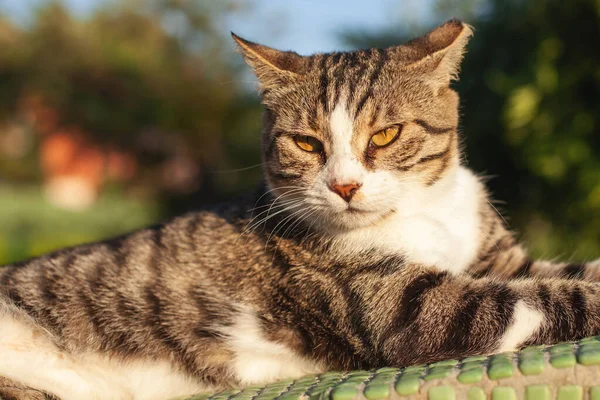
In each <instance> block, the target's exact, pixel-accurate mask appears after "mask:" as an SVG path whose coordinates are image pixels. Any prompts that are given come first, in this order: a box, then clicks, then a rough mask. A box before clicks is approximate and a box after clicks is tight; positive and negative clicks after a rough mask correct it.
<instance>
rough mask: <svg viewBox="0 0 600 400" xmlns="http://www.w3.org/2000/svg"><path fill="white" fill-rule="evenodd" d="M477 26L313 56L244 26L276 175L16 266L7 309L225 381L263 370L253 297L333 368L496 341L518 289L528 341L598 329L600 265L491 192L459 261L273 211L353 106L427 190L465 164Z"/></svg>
mask: <svg viewBox="0 0 600 400" xmlns="http://www.w3.org/2000/svg"><path fill="white" fill-rule="evenodd" d="M469 34H470V28H469V27H468V26H466V25H464V24H463V23H461V22H459V21H450V22H448V23H446V24H444V25H442V26H441V27H439V28H437V29H436V30H435V31H433V32H432V33H430V34H429V35H427V36H425V37H423V38H419V39H416V40H414V41H412V42H409V43H408V44H405V45H402V46H398V47H394V48H390V49H385V50H380V49H370V50H361V51H354V52H347V53H329V54H317V55H314V56H310V57H302V56H299V55H297V54H295V53H292V52H280V51H277V50H273V49H270V48H267V47H264V46H260V45H257V44H254V43H251V42H248V41H245V40H243V39H240V38H237V37H235V39H236V40H237V42H238V44H239V45H240V48H241V50H242V52H243V54H244V56H245V58H246V60H247V61H248V63H249V64H250V65H251V66H252V67H253V68H254V69H255V70H256V73H257V75H258V77H259V80H260V82H261V90H262V95H263V103H264V106H265V123H264V134H263V138H262V141H263V156H264V161H265V177H266V186H265V187H262V188H261V189H260V190H259V191H257V193H256V194H255V195H253V196H249V197H248V198H247V199H243V200H240V201H236V202H232V203H230V204H224V205H222V206H220V207H218V208H214V209H210V210H205V211H199V212H194V213H190V214H187V215H184V216H181V217H178V218H175V219H173V220H170V221H167V222H165V223H163V224H160V225H158V226H154V227H150V228H147V229H143V230H140V231H138V232H134V233H132V234H129V235H126V236H123V237H120V238H116V239H111V240H108V241H105V242H101V243H94V244H88V245H82V246H78V247H74V248H70V249H64V250H60V251H57V252H54V253H51V254H48V255H44V256H41V257H38V258H35V259H32V260H28V261H24V262H21V263H18V264H14V265H10V266H7V267H5V268H4V269H3V270H2V272H1V275H0V287H1V288H2V291H3V293H4V295H5V296H4V299H3V302H5V304H6V310H5V311H4V312H2V313H0V315H3V316H4V318H8V317H10V318H14V319H17V320H19V321H22V322H23V323H24V324H28V326H31V327H32V329H34V330H35V329H37V330H36V332H38V331H39V332H38V333H39V334H40V335H47V336H48V337H49V338H51V340H52V342H53V343H54V344H55V345H56V348H57V349H60V350H61V351H63V352H64V353H65V354H68V355H72V356H74V357H75V356H77V355H78V354H82V353H95V354H104V355H110V356H111V357H115V358H118V359H120V360H123V362H127V361H128V360H136V359H146V360H166V361H168V362H169V363H170V364H172V365H173V366H174V368H175V369H177V370H178V371H182V372H183V373H184V374H187V375H188V376H190V377H192V378H193V379H194V380H196V381H198V382H199V383H201V384H203V385H204V386H205V387H207V388H212V389H223V388H227V387H231V386H237V385H240V384H243V383H247V382H245V381H243V380H242V379H241V378H240V377H239V376H238V375H236V373H235V370H234V369H233V367H232V362H233V361H232V360H233V359H234V356H235V354H234V353H235V351H236V350H235V348H234V347H232V346H231V345H230V343H229V342H228V336H227V333H226V332H228V329H234V328H233V327H234V326H235V324H236V320H237V318H238V316H239V314H240V312H241V311H240V307H246V308H248V309H251V310H252V312H253V313H254V315H256V318H257V320H258V321H259V324H260V327H261V329H262V332H263V335H264V337H265V338H266V339H267V340H269V341H271V342H275V343H280V344H282V345H284V346H286V348H288V349H290V350H291V351H292V352H294V354H298V355H299V356H301V357H303V358H304V359H308V360H311V361H312V362H314V363H315V364H317V365H319V366H321V367H322V369H323V370H333V369H339V370H348V369H357V368H361V369H370V368H376V367H382V366H398V367H402V366H406V365H410V364H414V363H426V362H432V361H437V360H442V359H445V358H460V357H465V356H469V355H476V354H488V353H492V352H494V351H497V350H499V343H500V341H501V339H502V337H503V335H504V334H505V333H506V332H507V330H509V329H510V328H511V326H512V325H511V324H513V323H514V322H515V318H516V317H515V316H514V312H515V306H516V304H517V303H518V302H523V303H524V304H526V305H527V306H528V307H530V308H531V309H533V310H535V311H536V312H538V313H540V315H542V316H543V324H542V325H541V326H540V328H539V329H538V330H536V331H535V332H534V334H532V335H531V336H530V337H527V338H524V340H523V341H522V342H520V343H519V344H520V345H526V344H540V343H554V342H557V341H562V340H573V339H578V338H581V337H584V336H588V335H597V334H600V291H599V290H598V289H599V288H600V287H599V286H598V284H597V283H594V281H596V280H597V279H598V277H599V273H598V270H599V269H598V266H597V265H591V266H587V265H585V264H566V263H564V264H552V263H548V262H542V261H533V260H531V259H530V258H529V257H528V256H527V254H526V252H525V251H524V250H523V249H522V248H521V247H520V246H519V245H518V244H517V243H516V241H515V240H514V239H513V236H512V234H511V233H510V232H509V231H508V230H507V228H506V226H505V225H504V224H503V221H502V219H501V218H500V217H499V216H498V215H497V214H496V212H495V211H494V210H493V208H492V207H491V206H490V205H489V202H488V198H487V195H486V194H485V191H484V190H483V189H482V190H481V193H480V198H478V201H477V204H478V207H479V208H478V210H477V212H478V215H479V216H480V221H481V223H480V228H479V234H478V236H477V238H476V239H474V240H476V241H477V249H478V250H477V254H476V256H475V257H474V258H473V260H472V262H471V263H470V264H469V265H468V266H467V267H466V269H465V270H464V271H463V272H461V273H455V272H452V271H450V272H449V271H448V270H446V269H444V268H441V267H439V266H436V265H426V264H423V263H418V262H413V261H411V260H409V259H407V257H405V256H404V255H403V254H402V253H398V254H392V253H390V252H387V251H378V250H377V249H370V248H365V249H363V250H362V251H357V252H345V251H336V241H335V240H332V237H335V235H337V234H338V232H340V231H343V230H344V229H346V228H347V227H348V226H349V225H348V224H350V223H351V222H349V221H351V220H350V219H347V220H345V219H342V220H340V221H333V220H328V219H327V218H328V217H327V215H328V214H327V213H326V211H322V214H318V213H317V214H318V215H321V217H320V218H318V219H315V220H312V224H308V223H305V222H302V221H301V220H300V219H299V218H297V217H291V218H288V217H290V215H292V214H290V213H291V212H289V211H288V212H282V213H279V215H276V214H275V210H277V211H279V210H281V208H277V207H278V206H277V205H276V201H277V198H278V196H285V194H286V193H287V189H286V188H287V187H307V186H309V185H311V184H313V183H314V179H315V176H316V175H317V174H318V173H319V171H320V170H321V169H322V168H324V167H325V165H327V161H328V159H327V155H328V152H329V151H330V149H331V146H332V145H331V143H332V141H333V140H334V139H333V138H332V133H331V132H330V131H329V130H328V129H327V127H328V126H329V122H328V121H329V118H330V115H331V113H332V112H333V110H334V109H335V108H336V106H337V105H338V104H340V103H344V104H345V106H346V108H347V110H348V113H349V115H350V116H351V118H352V119H353V120H354V128H355V132H357V133H356V135H354V136H353V137H352V139H351V142H352V148H353V149H365V148H366V149H367V151H362V150H361V151H357V152H356V153H355V154H354V156H355V158H356V160H357V161H356V162H357V163H360V164H361V165H363V166H364V168H365V170H369V171H389V172H390V173H391V174H392V175H393V176H402V177H407V176H408V177H411V179H413V180H415V181H417V180H418V182H420V184H421V185H422V187H423V188H424V189H423V190H426V189H425V188H426V187H433V186H435V185H436V184H437V182H438V181H440V180H441V179H443V178H444V177H445V176H447V175H448V174H450V171H451V169H452V168H454V167H455V165H456V164H457V162H458V160H459V157H460V153H459V146H458V132H457V126H458V111H457V109H458V103H459V101H458V95H457V94H456V93H455V92H454V91H453V90H452V89H450V87H449V83H450V81H451V80H452V79H454V78H455V77H456V74H457V72H458V63H459V61H460V58H461V57H462V53H463V48H464V45H465V44H466V41H467V39H468V37H469ZM396 120H398V121H402V122H403V127H402V133H401V135H400V136H399V137H398V139H397V140H396V142H395V143H394V144H393V146H395V147H394V148H395V149H396V150H394V151H392V150H385V151H384V150H383V149H375V150H374V149H372V148H369V144H368V143H369V140H370V135H371V134H372V132H373V131H376V130H378V129H382V128H383V127H385V124H386V123H388V122H389V121H396ZM299 132H300V133H302V134H310V135H312V136H314V137H315V138H317V139H318V140H320V141H321V142H322V143H323V145H324V152H323V153H320V154H314V153H308V152H302V151H300V150H299V149H298V148H297V147H296V146H295V144H294V142H293V140H292V139H293V137H294V135H296V134H298V133H299ZM390 149H391V147H390ZM271 208H273V209H271ZM268 211H271V212H270V213H269V212H268ZM398 211H399V210H391V211H390V215H394V214H397V212H398ZM257 214H258V215H260V214H262V217H265V216H267V218H263V219H261V218H262V217H259V218H258V219H253V217H256V216H257ZM386 215H387V214H386ZM269 216H272V217H271V218H270V217H269ZM286 218H288V220H286ZM307 218H308V217H307ZM353 218H358V217H353ZM381 218H382V219H385V218H388V216H382V217H381ZM307 221H310V218H308V219H307ZM374 223H378V222H377V221H375V222H374ZM7 310H8V311H7ZM1 351H2V345H0V352H1ZM0 357H2V354H1V353H0ZM32 368H35V366H32ZM7 382H8V383H7ZM0 385H3V387H2V388H0V394H2V393H4V394H7V393H9V394H12V395H13V398H20V399H23V398H34V397H28V396H29V395H28V394H27V393H29V392H27V393H26V392H25V391H26V390H30V389H22V391H21V395H14V393H13V392H14V390H15V387H17V388H18V386H15V385H16V384H12V383H10V381H3V382H0ZM36 389H39V388H36ZM49 391H50V392H52V391H51V390H49ZM99 398H100V397H99Z"/></svg>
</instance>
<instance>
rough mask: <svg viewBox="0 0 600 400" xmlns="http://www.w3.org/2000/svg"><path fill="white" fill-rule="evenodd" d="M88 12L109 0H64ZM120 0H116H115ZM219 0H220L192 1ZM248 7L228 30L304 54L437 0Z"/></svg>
mask: <svg viewBox="0 0 600 400" xmlns="http://www.w3.org/2000/svg"><path fill="white" fill-rule="evenodd" d="M44 1H46V0H0V9H2V10H4V11H6V12H8V13H10V14H11V15H12V16H13V17H15V18H17V19H19V20H26V19H27V15H28V13H29V11H30V10H31V9H32V8H33V7H35V5H36V4H40V3H43V2H44ZM63 1H64V3H66V4H67V5H68V6H69V7H70V8H71V9H72V10H73V11H74V12H75V13H76V14H78V15H82V16H83V15H85V14H86V13H89V12H90V11H91V10H93V8H94V7H96V6H97V5H98V4H101V3H103V2H105V1H106V0H63ZM112 1H114V0H112ZM191 1H218V0H191ZM242 1H243V2H245V3H248V4H249V5H250V7H249V8H248V9H249V10H248V11H244V12H241V13H238V14H235V15H232V16H231V17H230V18H228V19H227V20H226V21H224V25H225V26H223V30H224V31H227V32H229V31H234V32H236V33H237V34H239V35H240V36H242V37H245V38H247V39H249V40H253V41H257V42H260V43H264V44H268V45H270V46H273V47H277V48H281V49H293V50H295V51H297V52H298V53H301V54H308V53H313V52H315V51H330V50H336V49H337V50H342V49H344V47H343V44H342V43H341V42H340V40H339V32H341V31H344V30H348V29H350V28H353V29H359V30H366V31H371V30H378V29H379V28H382V27H386V26H394V25H395V24H407V23H408V24H410V23H411V21H413V22H414V23H418V24H424V23H426V22H428V21H429V20H430V19H431V4H432V0H335V1H328V0H242Z"/></svg>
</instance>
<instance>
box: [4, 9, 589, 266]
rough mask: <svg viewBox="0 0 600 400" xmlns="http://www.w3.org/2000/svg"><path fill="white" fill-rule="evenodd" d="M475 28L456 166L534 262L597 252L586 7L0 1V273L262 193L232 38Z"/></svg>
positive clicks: (256, 121) (303, 39)
mask: <svg viewBox="0 0 600 400" xmlns="http://www.w3.org/2000/svg"><path fill="white" fill-rule="evenodd" d="M450 17H459V18H461V19H464V20H465V21H467V22H469V23H470V24H472V25H473V26H474V27H475V29H476V34H475V36H474V38H473V40H472V42H471V43H470V45H469V47H468V54H467V56H466V58H465V61H464V64H463V70H462V74H461V76H462V79H461V81H460V82H458V83H456V84H455V87H456V89H457V90H458V91H459V92H460V95H461V99H462V110H461V111H462V114H463V117H462V132H463V137H464V139H465V150H466V159H467V162H468V163H469V165H470V166H471V167H472V168H473V169H475V170H476V171H477V172H479V173H481V174H482V175H485V176H487V177H488V185H489V187H490V190H491V192H492V194H493V196H494V198H495V199H497V200H498V201H497V203H496V206H497V208H499V209H500V210H502V211H503V212H504V214H505V215H506V216H507V219H508V222H509V224H510V225H511V227H513V228H514V229H516V230H517V231H518V232H519V236H520V237H521V238H522V240H524V241H525V242H526V243H527V244H528V246H529V247H530V248H531V249H532V250H533V253H534V255H536V256H544V257H562V258H574V259H586V258H591V257H594V256H600V156H599V153H600V51H599V49H600V44H599V42H600V2H599V1H598V0H570V1H562V0H561V1H558V0H555V1H553V0H546V1H543V0H527V1H525V0H505V1H500V0H396V1H391V0H389V1H388V0H370V1H368V2H367V1H358V0H356V1H350V0H345V1H327V2H325V1H316V0H311V1H309V0H286V1H285V2H284V1H252V0H237V1H234V0H219V1H212V0H203V1H200V0H194V1H192V0H189V1H186V0H122V1H114V0H113V1H111V0H63V1H43V0H0V264H2V263H9V262H12V261H16V260H19V259H23V258H26V257H29V256H33V255H37V254H40V253H43V252H46V251H49V250H52V249H55V248H58V247H62V246H67V245H74V244H78V243H82V242H87V241H91V240H96V239H101V238H106V237H108V236H111V235H116V234H120V233H123V232H127V231H130V230H132V229H135V228H137V227H140V226H143V225H147V224H150V223H153V222H156V221H159V220H160V219H163V218H166V217H169V216H172V215H176V214H180V213H182V212H185V211H187V210H190V209H194V208H198V207H201V206H202V205H205V204H209V203H215V202H219V201H222V200H224V199H227V198H231V197H234V196H236V195H237V194H240V193H243V192H245V191H248V190H251V189H252V188H253V187H254V186H255V185H256V183H257V182H258V181H259V180H260V177H261V170H260V165H259V163H260V158H259V151H258V148H259V136H260V112H261V110H260V106H259V99H258V96H257V92H256V82H255V79H254V77H253V76H252V74H251V73H250V71H249V69H248V68H247V67H246V66H245V65H243V63H242V61H241V58H240V56H239V55H238V54H237V53H236V52H235V49H234V46H233V44H232V41H231V39H230V37H229V32H230V31H235V32H236V33H237V34H239V35H241V36H243V37H245V38H247V39H250V40H254V41H258V42H261V43H264V44H268V45H271V46H274V47H279V48H282V49H293V50H296V51H297V52H299V53H301V54H309V53H312V52H315V51H329V50H335V49H338V50H340V49H341V50H345V49H351V48H356V47H371V46H387V45H391V44H398V43H400V42H402V41H404V40H406V39H407V38H410V37H412V36H414V35H417V34H422V33H424V32H425V31H426V30H427V29H429V28H431V27H433V26H435V25H437V24H439V23H441V22H443V21H444V20H446V19H449V18H450Z"/></svg>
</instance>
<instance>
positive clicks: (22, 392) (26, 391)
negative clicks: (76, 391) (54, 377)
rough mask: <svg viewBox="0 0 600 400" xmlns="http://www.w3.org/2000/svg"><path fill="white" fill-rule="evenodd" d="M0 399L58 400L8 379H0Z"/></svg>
mask: <svg viewBox="0 0 600 400" xmlns="http://www.w3.org/2000/svg"><path fill="white" fill-rule="evenodd" d="M0 399H2V400H59V399H58V397H56V396H53V395H51V394H48V393H44V392H42V391H39V390H36V389H32V388H30V387H27V386H25V385H22V384H20V383H18V382H15V381H12V380H10V379H8V378H3V377H0Z"/></svg>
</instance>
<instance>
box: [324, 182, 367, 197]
mask: <svg viewBox="0 0 600 400" xmlns="http://www.w3.org/2000/svg"><path fill="white" fill-rule="evenodd" d="M360 187H361V184H360V183H344V184H339V183H336V182H332V183H330V184H329V189H330V190H331V191H332V192H334V193H337V194H338V195H339V196H340V197H341V198H342V199H344V200H346V201H347V202H349V201H350V200H351V199H352V196H354V193H356V191H357V190H358V189H359V188H360Z"/></svg>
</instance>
